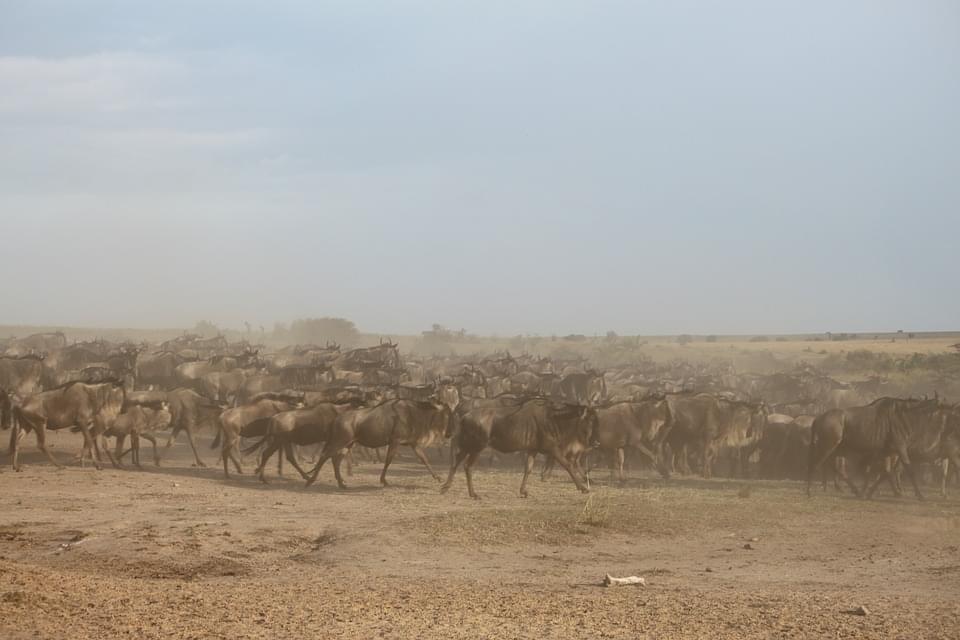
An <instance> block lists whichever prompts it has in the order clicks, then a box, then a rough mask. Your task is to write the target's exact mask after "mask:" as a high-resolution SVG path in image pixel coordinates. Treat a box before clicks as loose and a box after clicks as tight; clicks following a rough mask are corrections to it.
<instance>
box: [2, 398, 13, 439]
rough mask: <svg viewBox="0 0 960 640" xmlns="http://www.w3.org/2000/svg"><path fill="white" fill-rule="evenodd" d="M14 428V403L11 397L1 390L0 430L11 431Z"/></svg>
mask: <svg viewBox="0 0 960 640" xmlns="http://www.w3.org/2000/svg"><path fill="white" fill-rule="evenodd" d="M11 426H13V402H12V401H11V400H10V396H9V395H7V393H6V392H5V391H3V390H0V429H4V430H6V429H9V428H10V427H11Z"/></svg>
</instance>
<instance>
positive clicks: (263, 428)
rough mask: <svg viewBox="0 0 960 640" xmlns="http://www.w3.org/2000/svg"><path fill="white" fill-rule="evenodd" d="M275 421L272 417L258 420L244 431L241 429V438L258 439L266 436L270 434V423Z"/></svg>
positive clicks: (248, 425) (244, 428)
mask: <svg viewBox="0 0 960 640" xmlns="http://www.w3.org/2000/svg"><path fill="white" fill-rule="evenodd" d="M272 420H273V418H272V417H269V416H268V417H266V418H258V419H256V420H254V421H253V422H249V423H247V424H246V425H244V427H243V428H242V429H240V437H241V438H256V437H257V436H265V435H267V434H268V433H269V432H270V422H271V421H272Z"/></svg>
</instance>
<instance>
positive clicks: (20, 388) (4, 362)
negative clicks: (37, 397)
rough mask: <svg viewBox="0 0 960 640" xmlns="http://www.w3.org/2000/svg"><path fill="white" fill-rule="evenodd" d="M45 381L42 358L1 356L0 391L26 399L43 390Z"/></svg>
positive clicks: (34, 356)
mask: <svg viewBox="0 0 960 640" xmlns="http://www.w3.org/2000/svg"><path fill="white" fill-rule="evenodd" d="M43 379H44V368H43V358H42V357H41V356H37V355H25V356H19V357H13V356H0V389H6V390H7V391H9V392H10V393H15V394H17V395H19V396H21V397H26V396H29V395H32V394H34V393H37V392H39V391H40V390H41V389H42V388H43V386H42V385H43Z"/></svg>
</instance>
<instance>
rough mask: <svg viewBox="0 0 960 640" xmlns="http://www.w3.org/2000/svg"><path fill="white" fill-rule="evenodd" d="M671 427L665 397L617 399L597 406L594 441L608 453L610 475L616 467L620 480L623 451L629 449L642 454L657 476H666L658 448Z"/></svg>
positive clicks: (660, 447)
mask: <svg viewBox="0 0 960 640" xmlns="http://www.w3.org/2000/svg"><path fill="white" fill-rule="evenodd" d="M672 426H673V425H672V420H671V414H670V403H669V402H667V401H666V400H643V401H640V402H618V403H616V404H613V405H611V406H609V407H599V408H597V443H598V447H599V449H600V450H601V451H603V452H605V453H606V454H608V455H609V456H610V473H611V475H613V472H614V466H616V471H617V477H618V479H619V480H620V482H623V481H624V477H623V461H624V450H625V449H633V450H635V451H639V452H640V453H641V454H643V455H644V456H646V457H647V458H648V459H649V460H650V463H651V464H652V465H654V466H655V467H656V468H657V470H658V471H659V472H660V475H662V476H663V477H664V478H669V477H670V471H669V469H668V468H667V466H666V465H665V464H664V463H663V460H662V452H661V450H662V448H663V443H664V442H665V441H666V438H667V436H668V435H669V433H670V429H671V427H672Z"/></svg>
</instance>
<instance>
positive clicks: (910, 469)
mask: <svg viewBox="0 0 960 640" xmlns="http://www.w3.org/2000/svg"><path fill="white" fill-rule="evenodd" d="M897 453H899V454H900V462H901V463H902V464H903V468H904V469H906V471H907V477H908V478H910V484H912V485H913V492H914V493H915V494H916V496H917V500H923V499H924V498H923V494H922V493H920V485H919V484H918V483H917V473H916V468H914V466H913V463H912V462H910V456H909V455H907V447H906V446H905V445H903V444H901V445H899V446H897Z"/></svg>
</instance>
